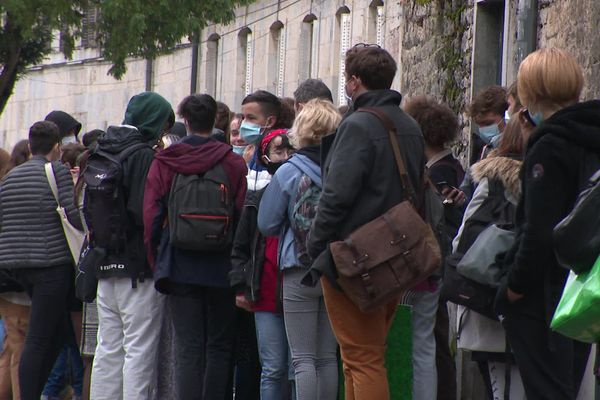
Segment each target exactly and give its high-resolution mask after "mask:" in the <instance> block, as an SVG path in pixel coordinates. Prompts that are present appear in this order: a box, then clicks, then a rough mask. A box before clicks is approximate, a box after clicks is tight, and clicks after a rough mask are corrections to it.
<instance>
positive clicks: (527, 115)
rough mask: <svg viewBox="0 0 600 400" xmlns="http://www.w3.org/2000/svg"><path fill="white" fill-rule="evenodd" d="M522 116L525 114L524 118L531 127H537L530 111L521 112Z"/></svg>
mask: <svg viewBox="0 0 600 400" xmlns="http://www.w3.org/2000/svg"><path fill="white" fill-rule="evenodd" d="M521 114H523V116H524V117H525V119H526V120H527V122H529V123H530V124H531V126H536V125H535V122H533V119H532V118H531V114H529V110H528V109H526V108H524V109H523V111H521Z"/></svg>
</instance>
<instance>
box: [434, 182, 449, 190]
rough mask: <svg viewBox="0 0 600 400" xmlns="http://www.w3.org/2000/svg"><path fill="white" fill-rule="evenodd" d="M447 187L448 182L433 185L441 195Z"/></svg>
mask: <svg viewBox="0 0 600 400" xmlns="http://www.w3.org/2000/svg"><path fill="white" fill-rule="evenodd" d="M449 186H450V185H448V182H446V181H440V182H437V183H436V184H435V187H436V188H437V190H438V192H440V193H442V191H443V190H444V189H445V188H447V187H449Z"/></svg>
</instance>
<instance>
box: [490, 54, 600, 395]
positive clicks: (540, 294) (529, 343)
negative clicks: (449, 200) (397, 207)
mask: <svg viewBox="0 0 600 400" xmlns="http://www.w3.org/2000/svg"><path fill="white" fill-rule="evenodd" d="M517 81H518V87H519V96H520V98H521V101H522V103H523V106H525V107H526V108H527V110H528V117H529V118H530V119H531V120H532V122H533V124H534V125H536V128H535V130H533V131H532V132H530V133H529V136H528V139H527V146H526V150H525V158H524V160H523V167H522V169H521V177H522V179H523V185H522V190H523V194H522V196H521V198H520V200H519V205H518V207H517V213H516V229H517V235H516V237H517V240H516V242H515V244H514V246H513V247H512V248H511V250H510V251H509V252H508V254H507V256H506V259H505V260H504V265H505V266H506V267H507V268H508V276H507V277H506V280H505V281H504V282H503V283H502V284H501V285H500V287H499V289H498V293H497V297H496V305H495V306H496V310H495V311H496V313H497V315H499V317H500V320H501V321H502V324H503V326H504V329H505V331H506V335H507V337H508V341H509V342H510V346H511V348H512V350H513V353H514V356H515V361H516V363H517V366H518V367H519V370H520V371H521V375H522V378H523V385H524V387H525V392H526V395H527V398H528V399H530V400H531V399H561V400H562V399H575V398H577V395H578V392H579V387H580V384H581V381H582V378H583V375H584V371H585V366H586V362H587V359H588V353H589V350H590V345H589V344H587V343H582V342H578V341H576V340H573V339H570V338H568V337H565V336H563V335H561V334H559V333H557V332H554V331H552V330H551V329H550V327H549V326H550V321H551V318H552V316H553V314H554V312H555V309H556V306H557V304H558V301H559V298H560V296H561V292H562V290H563V287H564V285H565V281H566V280H567V276H568V270H567V269H566V268H563V267H562V266H561V265H560V264H559V262H558V261H557V259H556V255H555V252H554V245H555V244H554V242H553V239H552V232H553V228H554V227H555V226H556V224H557V223H558V222H559V221H561V220H563V218H565V217H566V216H567V215H568V214H569V212H571V210H572V209H573V206H574V205H575V202H576V200H577V197H578V195H579V193H580V192H581V190H582V189H583V188H585V187H586V186H587V182H588V180H589V178H590V177H591V176H592V174H594V173H595V172H596V171H597V170H598V169H599V168H600V161H599V155H600V101H599V100H591V101H585V102H580V101H579V99H580V96H581V93H582V89H583V86H584V76H583V72H582V68H581V66H580V65H579V64H578V62H577V60H576V59H575V58H574V57H573V56H572V55H570V54H569V53H567V52H566V51H564V50H561V49H558V48H543V49H539V50H537V51H535V52H533V53H531V54H530V55H528V56H527V57H526V58H525V60H523V62H522V63H521V65H520V66H519V71H518V75H517ZM524 113H525V111H523V112H522V113H521V115H522V116H521V115H520V116H519V118H523V119H527V117H526V116H525V115H523V114H524ZM573 240H577V238H574V239H573ZM590 323H592V322H590Z"/></svg>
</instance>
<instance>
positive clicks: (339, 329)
mask: <svg viewBox="0 0 600 400" xmlns="http://www.w3.org/2000/svg"><path fill="white" fill-rule="evenodd" d="M321 285H322V286H323V297H324V298H325V306H326V307H327V314H328V315H329V320H330V321H331V327H332V328H333V333H334V334H335V337H336V339H337V341H338V343H339V345H340V352H341V355H342V361H343V363H344V382H345V393H346V400H388V399H389V398H390V392H389V386H388V380H387V371H386V369H385V350H386V338H387V334H388V331H389V330H390V327H391V325H392V321H393V320H394V316H395V315H396V310H397V308H398V301H399V299H395V300H393V301H390V302H389V303H388V304H386V305H385V306H383V307H380V308H379V309H377V310H375V311H372V312H369V313H363V312H362V311H360V310H359V309H358V307H357V306H355V305H354V303H353V302H352V301H351V300H350V299H349V298H348V297H347V296H346V295H345V294H344V292H342V291H339V290H337V289H336V288H334V287H333V286H332V285H331V284H330V283H329V281H328V280H327V278H324V277H323V278H321Z"/></svg>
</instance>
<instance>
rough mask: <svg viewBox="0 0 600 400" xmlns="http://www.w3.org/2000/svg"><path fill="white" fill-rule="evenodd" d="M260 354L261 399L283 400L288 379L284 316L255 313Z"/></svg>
mask: <svg viewBox="0 0 600 400" xmlns="http://www.w3.org/2000/svg"><path fill="white" fill-rule="evenodd" d="M254 320H255V323H256V338H257V340H258V354H259V356H260V363H261V365H262V374H261V377H260V399H261V400H281V399H282V398H283V393H284V390H285V386H286V381H287V379H288V351H289V350H288V341H287V336H286V333H285V323H284V320H283V315H282V314H277V313H272V312H267V311H259V312H255V313H254Z"/></svg>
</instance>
